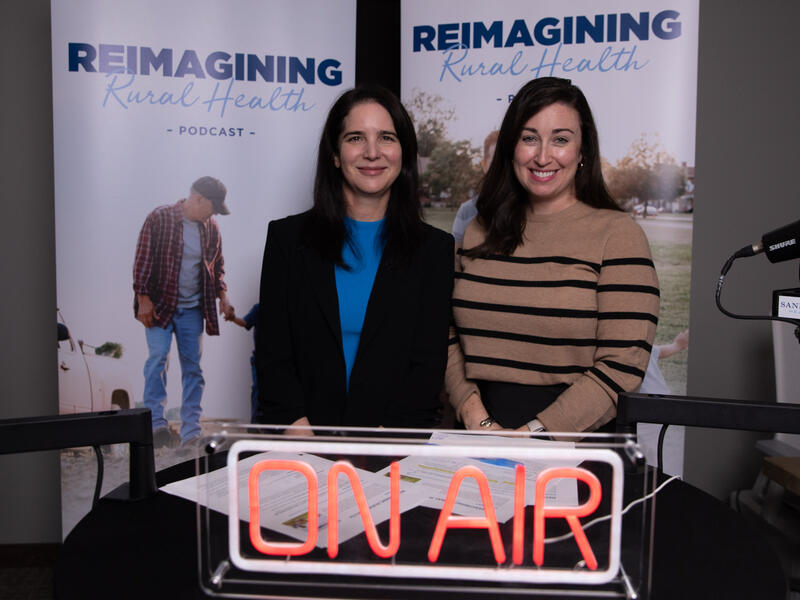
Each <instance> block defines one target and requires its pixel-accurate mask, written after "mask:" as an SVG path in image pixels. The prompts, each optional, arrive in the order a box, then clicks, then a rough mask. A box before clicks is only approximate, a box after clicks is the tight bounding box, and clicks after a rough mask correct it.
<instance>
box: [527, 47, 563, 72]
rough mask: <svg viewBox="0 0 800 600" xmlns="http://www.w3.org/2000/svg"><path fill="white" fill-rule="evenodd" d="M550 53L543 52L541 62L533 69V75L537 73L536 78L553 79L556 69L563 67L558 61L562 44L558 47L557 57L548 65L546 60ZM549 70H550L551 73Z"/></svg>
mask: <svg viewBox="0 0 800 600" xmlns="http://www.w3.org/2000/svg"><path fill="white" fill-rule="evenodd" d="M548 52H549V50H545V51H544V52H542V58H541V59H540V60H539V65H538V66H536V67H531V70H530V71H531V73H535V75H534V78H539V77H552V76H553V72H554V71H555V68H556V67H558V66H561V63H560V62H559V60H558V55H559V54H560V53H561V44H559V45H558V46H556V55H555V56H554V57H553V60H552V62H549V63H546V62H545V60H546V59H547V53H548ZM547 69H549V71H548V70H547Z"/></svg>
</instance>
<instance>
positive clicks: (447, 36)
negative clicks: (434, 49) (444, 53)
mask: <svg viewBox="0 0 800 600" xmlns="http://www.w3.org/2000/svg"><path fill="white" fill-rule="evenodd" d="M438 29H439V50H447V49H448V48H450V47H452V46H453V45H455V44H458V23H442V24H440V25H439V27H438Z"/></svg>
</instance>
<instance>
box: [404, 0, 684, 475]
mask: <svg viewBox="0 0 800 600" xmlns="http://www.w3.org/2000/svg"><path fill="white" fill-rule="evenodd" d="M698 4H699V3H698V2H697V0H675V1H672V0H670V1H667V2H644V3H642V2H633V1H612V2H603V3H602V4H598V3H597V2H592V1H590V0H558V1H555V0H553V1H550V0H538V1H536V2H531V1H530V0H504V1H503V2H485V1H483V0H437V1H436V2H430V1H429V0H402V3H401V14H402V16H401V19H402V26H401V38H402V50H401V63H402V99H403V102H404V103H405V105H406V106H407V107H408V108H409V110H410V111H411V112H412V113H413V116H414V119H415V122H416V125H417V134H418V138H419V146H420V157H421V158H420V166H421V168H422V170H423V173H422V182H423V192H424V194H425V198H424V203H425V207H426V218H427V220H428V221H429V222H431V223H433V224H435V225H437V226H439V227H441V228H442V229H445V230H448V231H450V230H451V229H452V226H453V220H454V218H455V215H456V212H457V210H458V208H459V207H460V206H461V204H462V203H464V202H467V201H469V200H471V199H474V197H475V194H476V187H477V185H478V183H479V181H480V178H481V175H482V173H483V171H482V169H481V160H483V159H484V143H485V141H486V140H487V137H488V135H489V134H490V132H492V131H493V130H497V129H499V127H500V123H501V121H502V118H503V115H504V114H505V111H506V108H507V107H508V104H509V102H510V101H511V99H512V98H513V97H514V94H515V93H516V91H517V90H518V89H519V88H520V87H522V85H524V84H525V83H526V82H527V81H529V80H531V79H534V78H537V77H562V78H567V79H570V80H572V81H573V82H574V83H575V85H577V86H578V87H580V88H581V89H582V90H583V92H584V94H585V95H586V97H587V99H588V101H589V104H590V106H591V108H592V111H593V114H594V118H595V121H596V123H597V127H598V131H599V136H600V150H601V156H602V159H603V172H604V176H605V179H606V182H607V183H608V185H609V188H610V191H611V193H612V195H613V196H614V197H615V198H616V199H617V201H618V202H619V203H620V204H621V206H622V207H623V208H624V209H625V210H627V211H629V212H631V213H632V214H633V216H634V218H635V219H636V220H637V222H638V223H639V224H640V225H641V226H642V228H643V229H644V231H645V233H646V234H647V236H648V239H649V241H650V245H651V249H652V254H653V258H654V262H655V265H656V269H657V271H658V277H659V280H660V284H661V314H660V317H659V324H658V330H657V334H656V342H655V345H654V349H653V355H652V357H651V361H650V365H649V367H648V370H647V375H646V377H645V381H644V384H643V387H642V391H643V392H645V391H646V392H649V393H662V394H663V393H673V394H685V393H686V366H687V354H688V350H687V349H686V342H687V341H688V340H687V337H688V332H687V333H685V334H683V335H679V334H681V333H682V332H685V331H687V330H688V328H689V284H690V270H691V252H692V246H691V242H692V211H693V208H694V201H695V190H694V179H695V167H694V156H695V127H696V102H697V37H698V10H699V9H698ZM643 433H644V436H643V439H642V440H641V442H642V443H643V446H644V447H645V451H646V453H647V454H648V457H650V458H654V457H655V439H656V437H657V430H656V429H655V428H654V427H651V426H645V427H644V428H643ZM682 464H683V432H682V430H680V429H679V428H670V431H669V434H668V435H667V438H666V442H665V470H667V471H668V472H670V473H674V474H680V473H681V472H682Z"/></svg>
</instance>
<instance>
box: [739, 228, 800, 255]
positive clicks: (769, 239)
mask: <svg viewBox="0 0 800 600" xmlns="http://www.w3.org/2000/svg"><path fill="white" fill-rule="evenodd" d="M798 238H800V221H795V222H794V223H789V224H788V225H784V226H783V227H779V228H778V229H775V230H774V231H770V232H769V233H765V234H764V235H763V236H761V241H760V242H757V243H755V244H752V245H750V246H745V247H744V248H742V250H740V251H739V252H742V251H744V252H745V254H743V255H742V256H754V255H756V254H761V253H762V252H765V253H766V255H767V259H769V262H771V263H777V262H783V261H784V260H791V259H793V258H800V240H798Z"/></svg>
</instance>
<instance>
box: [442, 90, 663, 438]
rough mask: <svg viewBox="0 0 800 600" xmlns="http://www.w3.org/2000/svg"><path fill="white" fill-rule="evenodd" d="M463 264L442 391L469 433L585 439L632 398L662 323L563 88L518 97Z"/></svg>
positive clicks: (640, 243) (586, 114)
mask: <svg viewBox="0 0 800 600" xmlns="http://www.w3.org/2000/svg"><path fill="white" fill-rule="evenodd" d="M477 209H478V217H477V218H476V219H475V220H474V221H473V222H472V223H470V224H469V226H468V227H467V230H466V233H465V236H464V244H463V250H460V251H459V254H460V257H459V262H460V268H459V269H457V273H456V283H455V287H454V292H453V319H454V328H453V331H452V335H451V340H450V349H449V361H448V366H447V389H448V392H449V396H450V401H451V403H452V404H453V407H454V409H455V411H456V415H457V417H458V418H459V420H460V421H461V422H462V423H463V424H464V426H465V427H466V428H467V429H481V428H483V429H489V430H491V429H509V428H514V429H520V430H523V431H527V430H531V431H543V430H544V431H552V432H562V431H577V432H581V431H594V430H597V429H601V428H603V426H606V428H608V427H610V426H611V425H612V421H613V418H614V416H615V414H616V398H617V394H618V393H619V392H621V391H630V390H635V389H636V388H638V386H639V385H640V383H641V380H642V377H643V376H644V370H645V368H646V367H647V362H648V358H649V355H650V349H651V347H652V343H653V338H654V335H655V330H656V324H657V322H658V308H659V291H658V280H657V277H656V272H655V269H654V266H653V261H652V259H651V256H650V249H649V245H648V243H647V239H646V237H645V235H644V232H643V231H642V230H641V228H640V227H639V226H638V225H637V224H636V223H635V222H634V220H633V218H632V217H631V216H630V215H628V214H627V213H625V212H622V211H621V210H620V209H619V207H618V206H617V204H616V203H615V202H614V200H613V198H611V196H610V194H609V193H608V190H607V188H606V185H605V183H604V181H603V175H602V172H601V165H600V152H599V144H598V137H597V129H596V127H595V124H594V119H593V117H592V113H591V109H590V108H589V105H588V103H587V101H586V98H585V97H584V95H583V93H582V92H581V91H580V90H579V89H578V88H577V87H576V86H574V85H572V84H571V82H570V81H569V80H565V79H557V78H552V77H548V78H540V79H535V80H533V81H530V82H529V83H527V84H526V85H525V86H524V87H523V88H522V89H521V90H520V91H519V93H518V94H517V95H516V96H515V98H514V100H513V101H512V102H511V104H510V105H509V108H508V111H507V112H506V115H505V117H504V119H503V124H502V126H501V128H500V135H499V137H498V140H497V147H496V149H495V158H494V160H493V162H492V164H491V167H490V168H489V171H488V173H487V174H486V177H485V179H484V182H483V184H482V186H481V191H480V194H479V196H478V201H477Z"/></svg>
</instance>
